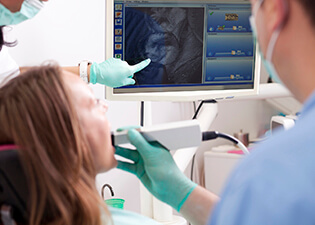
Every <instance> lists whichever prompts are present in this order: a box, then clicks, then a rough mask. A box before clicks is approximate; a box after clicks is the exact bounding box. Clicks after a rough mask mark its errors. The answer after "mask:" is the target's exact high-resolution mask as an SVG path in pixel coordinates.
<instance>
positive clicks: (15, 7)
mask: <svg viewBox="0 0 315 225" xmlns="http://www.w3.org/2000/svg"><path fill="white" fill-rule="evenodd" d="M47 1H48V0H0V84H1V83H2V82H3V81H5V80H7V78H13V77H14V76H17V75H18V74H19V73H20V71H21V72H23V70H27V68H20V67H19V66H18V65H17V64H16V62H15V61H14V60H13V59H12V58H11V57H10V55H9V54H8V50H7V47H8V46H13V45H14V43H8V42H6V41H5V39H4V35H3V29H4V27H5V26H7V25H16V24H19V23H21V22H23V21H25V20H28V19H31V18H33V17H34V16H35V15H36V14H37V13H38V12H39V11H40V9H41V8H42V7H43V5H44V4H43V2H47ZM149 63H150V59H147V60H144V61H142V62H140V63H139V64H137V65H133V66H130V65H129V64H128V63H127V62H125V61H122V60H120V59H115V58H110V59H108V60H106V61H104V62H102V63H96V62H93V63H92V62H88V61H82V62H80V63H79V65H78V66H73V67H66V68H64V69H65V70H68V71H70V72H72V73H75V74H78V75H80V77H81V78H82V79H83V80H84V81H86V82H90V83H93V84H95V83H100V84H104V85H107V86H110V87H120V86H125V85H132V84H135V80H134V79H133V75H134V73H136V72H138V71H140V70H142V69H143V68H145V67H146V66H148V65H149Z"/></svg>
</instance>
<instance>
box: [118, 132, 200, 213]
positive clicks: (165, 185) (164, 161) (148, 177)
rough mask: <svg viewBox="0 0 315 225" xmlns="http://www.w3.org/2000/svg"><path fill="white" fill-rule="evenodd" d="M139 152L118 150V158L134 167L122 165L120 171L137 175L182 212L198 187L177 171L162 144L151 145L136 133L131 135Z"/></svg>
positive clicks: (144, 183) (159, 195) (147, 186)
mask: <svg viewBox="0 0 315 225" xmlns="http://www.w3.org/2000/svg"><path fill="white" fill-rule="evenodd" d="M128 138H129V140H130V143H131V144H132V145H134V146H135V147H136V150H131V149H127V148H122V147H119V146H116V154H117V155H120V156H122V157H124V158H126V159H129V160H131V161H133V162H134V163H128V162H122V161H118V166H117V168H119V169H122V170H125V171H127V172H130V173H133V174H135V175H136V176H137V177H138V178H139V179H140V180H141V182H142V183H143V185H144V186H145V187H146V188H147V189H148V190H149V191H150V192H151V193H152V194H153V195H154V196H155V197H156V198H158V199H160V200H161V201H163V202H165V203H167V204H169V205H170V206H172V207H173V208H174V209H176V210H177V211H179V210H180V209H181V207H182V206H183V204H184V202H185V201H186V199H187V198H188V196H189V195H190V194H191V192H192V191H193V190H194V189H195V187H196V186H197V184H195V183H194V182H192V181H191V180H190V179H188V178H187V177H186V176H185V175H184V174H183V173H182V172H181V171H180V170H179V168H178V167H177V165H176V163H175V161H174V160H173V157H172V155H171V154H170V152H169V151H168V150H166V149H165V148H163V147H161V145H160V144H158V143H149V142H147V141H146V140H145V138H144V137H143V136H142V135H141V134H140V133H139V132H138V131H136V130H134V129H131V130H129V131H128Z"/></svg>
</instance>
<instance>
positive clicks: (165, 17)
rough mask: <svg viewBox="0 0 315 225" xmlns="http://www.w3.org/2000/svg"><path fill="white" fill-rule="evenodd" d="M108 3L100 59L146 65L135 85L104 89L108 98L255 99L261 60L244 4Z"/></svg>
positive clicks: (166, 0)
mask: <svg viewBox="0 0 315 225" xmlns="http://www.w3.org/2000/svg"><path fill="white" fill-rule="evenodd" d="M108 2H111V3H110V4H107V7H109V9H107V13H108V14H109V15H108V16H107V19H108V20H109V21H106V23H107V24H109V25H108V28H107V29H106V30H107V35H106V38H108V39H109V41H108V40H107V44H106V48H107V49H106V50H107V51H106V54H107V55H106V56H107V57H115V58H119V59H122V60H125V61H127V62H128V63H129V64H130V65H134V64H136V63H139V62H141V61H142V60H144V59H147V58H150V59H151V63H150V65H149V66H148V67H146V68H145V69H144V70H142V71H140V72H138V73H136V74H135V75H134V79H135V81H136V83H135V85H130V86H125V87H120V88H107V90H106V98H108V99H113V100H151V101H154V100H160V101H168V100H169V101H192V100H204V99H217V100H219V99H231V98H234V97H236V96H243V95H254V94H257V91H258V81H259V74H260V60H259V54H257V48H256V43H255V41H254V40H253V35H252V30H251V27H250V23H249V16H250V15H251V6H250V3H249V2H248V1H244V0H243V1H218V0H217V1H213V0H208V1H207V0H203V1H192V0H190V1H189V0H186V1H172V0H170V1H169V0H147V1H124V0H114V1H108ZM110 36H111V37H110Z"/></svg>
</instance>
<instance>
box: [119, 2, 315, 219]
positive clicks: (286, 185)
mask: <svg viewBox="0 0 315 225" xmlns="http://www.w3.org/2000/svg"><path fill="white" fill-rule="evenodd" d="M251 4H252V17H251V18H250V21H251V24H252V27H253V30H254V33H255V35H256V37H257V39H258V42H259V44H260V49H261V54H262V56H263V61H264V64H265V67H266V68H267V70H268V72H269V73H270V74H271V75H272V76H273V78H274V79H275V80H277V79H278V80H279V81H281V82H282V83H283V84H284V85H285V86H286V87H287V88H289V90H290V91H291V92H292V93H293V94H294V96H295V97H296V98H297V99H298V100H299V101H300V102H302V103H303V104H304V108H303V110H302V112H301V114H300V116H299V119H298V121H297V123H296V125H295V127H293V128H292V129H290V130H288V131H281V132H280V131H279V132H278V133H277V134H275V135H273V136H272V137H270V138H269V139H268V140H266V141H264V142H263V143H262V144H260V145H259V146H257V147H256V149H254V150H252V153H251V154H250V155H249V156H247V157H246V158H245V159H244V160H243V161H242V162H241V163H240V164H239V165H238V167H237V168H236V169H235V171H234V172H233V173H232V175H231V177H230V179H229V181H228V182H227V185H226V187H225V189H224V191H223V193H222V195H221V196H220V198H219V197H218V196H215V195H214V194H213V193H210V192H209V191H207V190H205V189H204V188H202V187H200V186H198V185H197V184H195V183H193V182H192V181H190V180H189V179H188V178H187V177H186V176H185V175H184V174H183V173H182V172H181V171H180V170H179V169H178V168H177V166H176V164H175V163H174V161H173V158H172V156H171V154H170V153H169V152H168V151H167V150H166V149H164V148H161V147H159V146H157V145H154V144H152V143H148V142H147V141H146V140H145V139H144V138H143V137H142V136H141V134H140V133H138V132H137V131H136V130H129V131H128V135H129V139H130V141H131V143H132V144H133V145H134V146H135V147H136V148H137V150H136V151H131V150H129V149H126V148H120V147H116V149H117V151H116V154H118V155H121V156H123V157H125V158H127V159H130V160H132V161H133V163H127V162H119V164H118V168H120V169H123V170H125V171H129V172H131V173H133V174H135V175H136V176H138V178H139V179H140V180H141V181H142V183H143V184H144V185H145V187H146V188H147V189H148V190H149V191H150V192H151V193H152V194H153V195H154V196H156V197H157V198H159V199H160V200H162V201H164V202H166V203H167V204H169V205H171V206H172V207H173V208H174V209H176V210H177V211H179V212H180V213H181V214H182V215H183V216H184V217H185V218H186V219H187V220H189V221H190V222H191V223H192V224H194V225H196V224H197V225H198V224H211V225H233V224H234V225H266V224H268V225H270V224H275V225H284V224H285V225H297V224H299V225H302V224H303V225H308V224H315V213H314V209H315V1H314V0H251Z"/></svg>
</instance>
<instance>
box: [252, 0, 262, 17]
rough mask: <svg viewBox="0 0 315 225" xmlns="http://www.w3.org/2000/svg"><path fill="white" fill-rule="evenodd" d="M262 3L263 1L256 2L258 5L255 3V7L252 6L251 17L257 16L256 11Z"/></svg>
mask: <svg viewBox="0 0 315 225" xmlns="http://www.w3.org/2000/svg"><path fill="white" fill-rule="evenodd" d="M263 2H264V0H258V3H256V4H255V5H254V8H253V13H252V14H253V16H256V15H257V13H258V10H259V8H260V7H261V5H262V4H263Z"/></svg>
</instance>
